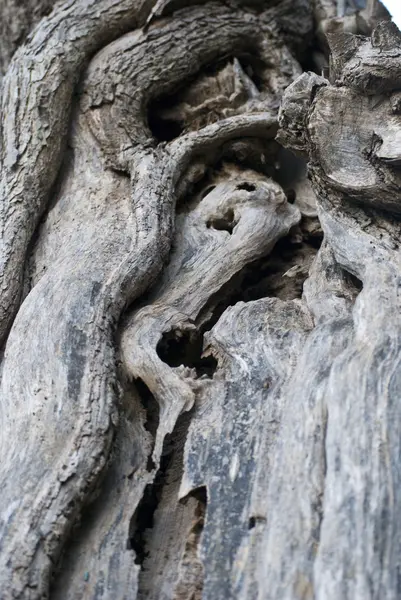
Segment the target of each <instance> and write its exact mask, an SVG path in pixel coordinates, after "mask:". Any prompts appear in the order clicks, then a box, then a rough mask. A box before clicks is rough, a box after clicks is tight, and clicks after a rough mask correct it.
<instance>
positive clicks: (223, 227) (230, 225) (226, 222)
mask: <svg viewBox="0 0 401 600" xmlns="http://www.w3.org/2000/svg"><path fill="white" fill-rule="evenodd" d="M236 224H237V223H236V222H235V220H234V211H233V209H232V208H229V209H228V210H227V212H226V213H225V214H224V216H222V217H215V218H213V219H210V220H209V221H208V222H207V223H206V226H207V227H208V228H209V229H210V227H212V228H213V229H217V230H218V231H228V233H229V234H230V235H231V234H232V232H233V229H234V227H235V226H236Z"/></svg>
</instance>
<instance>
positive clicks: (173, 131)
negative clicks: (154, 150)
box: [148, 109, 183, 142]
mask: <svg viewBox="0 0 401 600" xmlns="http://www.w3.org/2000/svg"><path fill="white" fill-rule="evenodd" d="M148 125H149V129H150V131H151V132H152V135H153V136H154V137H155V138H156V140H158V141H159V142H171V140H174V139H175V138H177V137H178V136H179V135H180V134H181V133H182V131H183V128H182V127H181V125H180V124H179V123H178V122H177V121H173V120H171V119H162V118H161V117H159V116H158V115H157V113H156V111H155V110H154V109H150V110H149V113H148Z"/></svg>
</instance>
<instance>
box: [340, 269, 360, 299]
mask: <svg viewBox="0 0 401 600" xmlns="http://www.w3.org/2000/svg"><path fill="white" fill-rule="evenodd" d="M342 272H343V275H344V279H345V281H346V284H347V287H348V289H349V291H350V292H351V295H352V296H353V298H354V299H355V298H356V297H357V296H358V294H359V293H360V292H361V291H362V289H363V282H362V281H361V280H360V279H358V277H356V276H355V275H354V274H353V273H350V272H349V271H347V269H344V268H343V267H342Z"/></svg>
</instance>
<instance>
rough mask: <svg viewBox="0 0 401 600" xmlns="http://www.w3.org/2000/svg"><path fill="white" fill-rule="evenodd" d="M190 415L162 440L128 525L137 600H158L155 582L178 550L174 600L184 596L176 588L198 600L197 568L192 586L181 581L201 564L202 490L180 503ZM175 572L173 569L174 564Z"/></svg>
mask: <svg viewBox="0 0 401 600" xmlns="http://www.w3.org/2000/svg"><path fill="white" fill-rule="evenodd" d="M192 413H193V411H189V412H187V413H184V414H182V415H181V416H180V417H179V418H178V420H177V423H176V426H175V428H174V431H173V432H172V433H171V434H168V435H167V436H166V437H165V440H164V444H163V452H162V456H161V460H160V467H159V470H158V472H157V474H156V476H155V479H154V481H153V483H151V484H148V485H147V486H146V488H145V491H144V494H143V497H142V499H141V501H140V503H139V504H138V506H137V509H136V510H135V513H134V515H133V517H132V519H131V524H130V534H129V542H128V545H129V547H130V548H131V549H132V550H134V551H135V553H136V559H135V562H136V564H138V565H140V567H141V573H140V576H139V587H138V599H141V600H144V599H145V598H154V597H157V594H158V593H159V592H160V590H159V589H158V587H157V585H158V584H157V582H156V578H157V576H158V572H159V570H161V571H163V568H168V563H169V560H170V559H173V556H174V549H175V548H176V547H177V544H178V546H179V547H180V548H181V549H182V556H181V567H180V574H179V573H178V572H177V573H175V574H171V573H170V577H172V579H173V584H172V588H177V589H176V590H175V592H174V593H175V595H174V596H172V597H174V598H179V597H181V596H180V594H182V593H183V590H182V591H181V592H180V587H181V588H185V590H186V593H188V585H189V586H191V585H192V586H194V590H193V594H194V595H193V597H194V598H195V597H196V598H200V595H199V594H200V591H201V588H202V586H201V578H200V575H201V571H202V569H200V568H199V565H200V563H199V564H198V565H195V567H196V569H197V571H199V572H198V573H197V575H198V576H197V578H196V581H195V583H194V578H193V576H191V577H189V580H188V581H185V576H184V577H183V576H182V573H183V572H184V574H185V569H186V568H187V569H189V570H190V571H193V569H194V562H195V563H197V562H199V560H198V556H197V549H198V543H199V539H200V536H201V533H202V530H203V522H204V517H205V514H206V505H207V492H206V488H204V487H201V488H197V489H196V490H193V491H191V493H190V494H188V495H187V496H186V497H185V498H183V499H182V500H179V499H178V489H179V486H180V482H181V477H182V473H183V452H184V446H185V441H186V437H187V432H188V427H189V424H190V420H191V416H192ZM191 499H192V502H191ZM185 515H187V516H185ZM185 524H186V525H185ZM188 525H189V527H188ZM160 531H164V535H163V539H164V543H163V545H160V544H159V542H158V540H159V539H160ZM170 546H171V548H170ZM170 549H171V554H172V555H171V556H169V552H170ZM155 565H157V568H156V566H155ZM175 566H176V567H177V563H175ZM155 594H156V596H155ZM196 594H198V595H196ZM191 597H192V596H191Z"/></svg>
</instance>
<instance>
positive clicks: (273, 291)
mask: <svg viewBox="0 0 401 600" xmlns="http://www.w3.org/2000/svg"><path fill="white" fill-rule="evenodd" d="M305 220H306V219H305ZM301 225H302V224H301ZM301 233H302V234H303V235H302V237H301V240H300V241H294V239H293V235H292V234H290V235H288V236H286V237H284V238H282V239H281V240H280V241H279V242H277V244H276V245H275V247H274V248H273V250H272V252H271V253H270V254H269V256H265V257H263V258H261V259H259V260H257V261H255V262H253V263H251V264H248V265H246V266H245V267H244V268H243V269H242V270H241V271H240V272H239V273H237V274H236V275H234V277H232V279H231V280H230V281H228V282H227V283H226V284H225V285H224V286H223V287H222V288H221V289H220V290H219V291H218V292H217V293H216V294H215V295H214V296H212V297H211V298H210V300H209V302H208V304H207V305H206V306H205V307H204V308H203V309H202V311H201V313H200V314H199V316H198V319H197V322H198V323H200V324H201V327H202V331H203V332H204V331H205V330H209V329H211V328H212V327H213V326H214V325H215V324H216V323H217V321H218V320H219V318H220V317H221V315H222V314H223V312H224V311H225V310H226V309H227V307H228V306H233V305H234V304H236V303H237V302H241V301H242V302H250V301H252V300H258V299H259V298H268V297H275V298H280V299H282V300H293V299H295V298H301V297H302V291H303V284H304V281H305V279H306V278H307V277H308V271H309V266H310V264H311V262H312V260H313V258H314V256H315V255H316V252H317V250H318V248H319V247H320V244H321V242H322V238H323V234H322V232H321V230H320V229H319V228H317V230H316V231H313V232H310V231H306V230H302V226H301ZM295 266H301V267H302V269H300V270H299V272H297V273H296V274H295V275H294V276H292V277H287V276H285V273H286V272H287V271H288V270H289V269H291V268H292V267H295Z"/></svg>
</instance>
